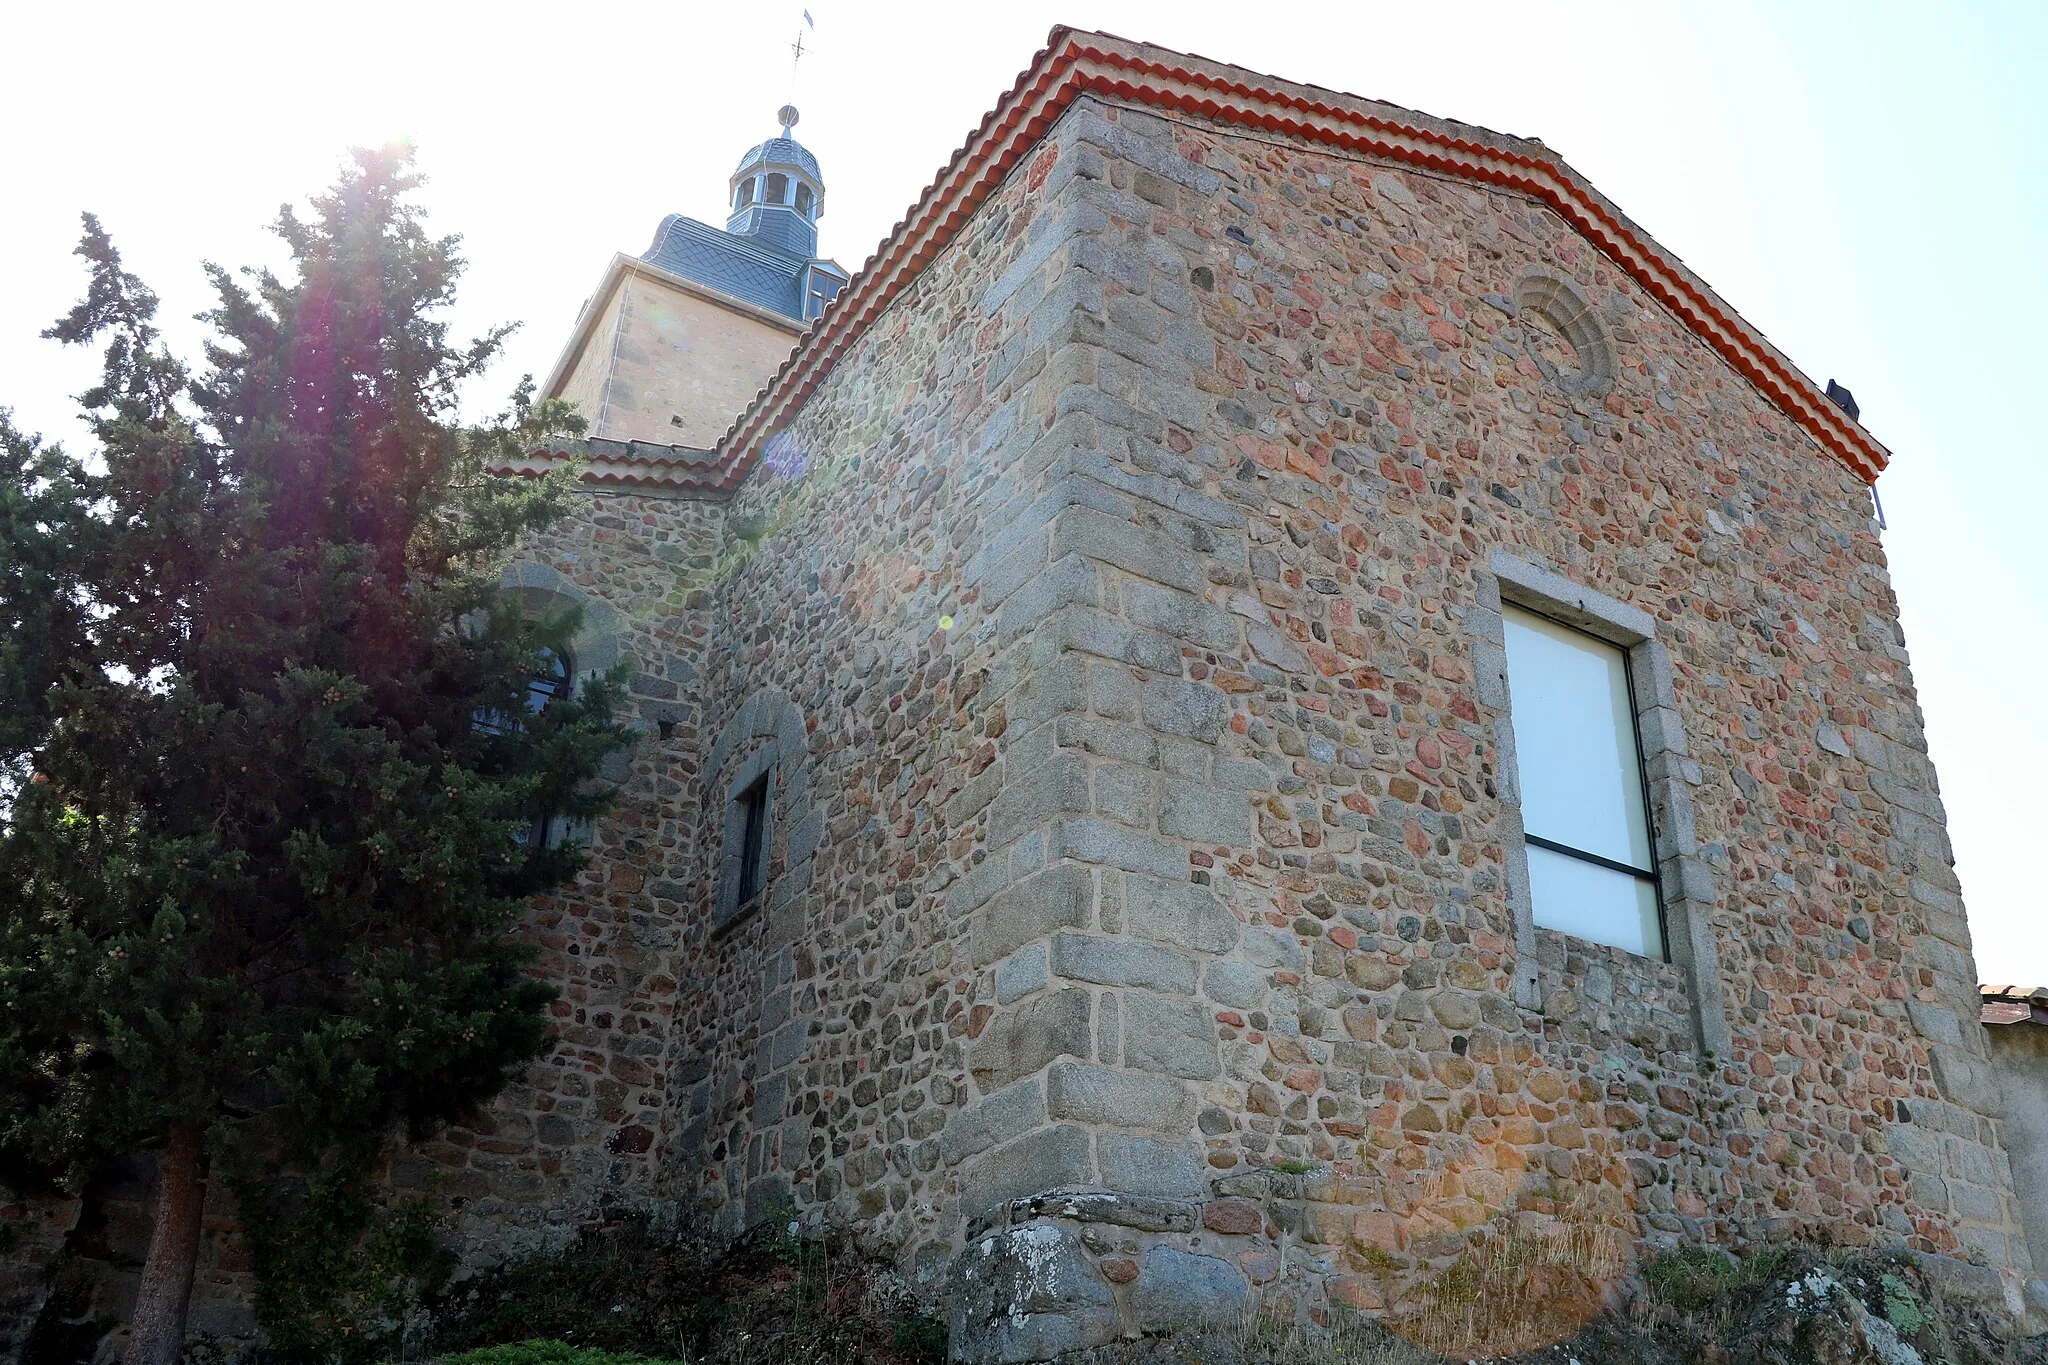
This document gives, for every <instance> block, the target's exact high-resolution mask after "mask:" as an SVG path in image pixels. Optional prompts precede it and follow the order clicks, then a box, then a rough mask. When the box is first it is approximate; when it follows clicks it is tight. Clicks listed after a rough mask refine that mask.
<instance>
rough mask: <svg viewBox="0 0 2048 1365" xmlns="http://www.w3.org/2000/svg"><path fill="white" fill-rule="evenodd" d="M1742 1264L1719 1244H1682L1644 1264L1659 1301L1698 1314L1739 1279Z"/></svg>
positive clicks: (1647, 1276)
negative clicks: (1685, 1245) (1684, 1245)
mask: <svg viewBox="0 0 2048 1365" xmlns="http://www.w3.org/2000/svg"><path fill="white" fill-rule="evenodd" d="M1740 1271H1741V1267H1740V1266H1739V1265H1738V1264H1737V1262H1736V1260H1735V1258H1734V1257H1733V1256H1730V1255H1729V1254H1728V1253H1727V1252H1725V1251H1723V1250H1721V1248H1719V1247H1712V1246H1687V1247H1678V1248H1675V1249H1673V1250H1670V1251H1666V1252H1663V1253H1661V1254H1660V1255H1658V1256H1656V1257H1654V1258H1653V1259H1652V1260H1651V1261H1650V1262H1649V1263H1648V1264H1646V1265H1645V1266H1644V1267H1643V1281H1644V1283H1645V1284H1647V1285H1648V1286H1649V1290H1650V1293H1651V1295H1652V1296H1653V1297H1655V1298H1656V1300H1657V1301H1658V1302H1659V1303H1668V1304H1670V1305H1671V1306H1672V1307H1673V1308H1675V1309H1677V1310H1678V1311H1679V1312H1681V1313H1697V1312H1699V1311H1700V1310H1701V1309H1703V1308H1705V1307H1706V1306H1707V1305H1708V1304H1711V1303H1712V1302H1713V1301H1714V1300H1715V1299H1717V1298H1719V1297H1720V1296H1721V1295H1722V1294H1723V1293H1724V1292H1725V1291H1726V1290H1727V1289H1728V1287H1729V1286H1730V1285H1731V1284H1733V1283H1734V1282H1735V1278H1736V1276H1737V1275H1738V1274H1739V1273H1740Z"/></svg>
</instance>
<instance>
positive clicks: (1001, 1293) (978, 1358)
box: [949, 1223, 1117, 1365]
mask: <svg viewBox="0 0 2048 1365" xmlns="http://www.w3.org/2000/svg"><path fill="white" fill-rule="evenodd" d="M949 1288H950V1298H951V1299H952V1317H951V1322H950V1326H951V1332H950V1342H949V1347H950V1352H951V1357H952V1359H953V1360H954V1361H957V1362H960V1365H1010V1362H1017V1361H1028V1360H1050V1359H1052V1358H1053V1357H1054V1356H1058V1355H1063V1354H1065V1353H1066V1352H1069V1351H1079V1350H1085V1349H1087V1348H1089V1347H1091V1346H1102V1345H1106V1344H1108V1343H1109V1342H1111V1341H1113V1340H1115V1339H1116V1336H1117V1313H1116V1300H1115V1298H1114V1296H1112V1294H1111V1293H1110V1288H1109V1285H1108V1284H1106V1283H1105V1282H1104V1281H1103V1279H1102V1277H1101V1276H1100V1275H1099V1274H1097V1273H1096V1270H1095V1267H1094V1266H1093V1265H1092V1264H1090V1262H1089V1260H1088V1258H1087V1256H1086V1255H1084V1254H1083V1253H1082V1251H1081V1242H1080V1238H1079V1237H1078V1236H1077V1235H1076V1234H1075V1233H1074V1232H1073V1230H1072V1229H1070V1228H1064V1227H1061V1226H1060V1225H1058V1224H1057V1223H1030V1224H1027V1225H1025V1226H1024V1227H1014V1228H1003V1229H1001V1230H999V1231H996V1232H992V1233H990V1234H988V1235H987V1236H985V1237H980V1238H977V1239H975V1240H974V1241H972V1242H970V1243H969V1244H968V1245H967V1247H966V1248H965V1249H964V1250H962V1251H961V1253H960V1254H959V1255H958V1256H957V1257H955V1258H954V1261H953V1268H952V1274H951V1276H950V1277H949Z"/></svg>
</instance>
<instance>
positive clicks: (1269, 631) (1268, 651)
mask: <svg viewBox="0 0 2048 1365" xmlns="http://www.w3.org/2000/svg"><path fill="white" fill-rule="evenodd" d="M1245 635H1246V638H1247V639H1249V640H1250V641H1251V646H1252V653H1253V654H1255V655H1257V656H1258V657H1259V659H1260V661H1261V662H1263V663H1267V664H1271V665H1272V666H1273V667H1274V668H1277V669H1279V670H1280V671H1281V672H1283V673H1306V672H1308V655H1306V654H1304V653H1302V650H1301V646H1300V645H1297V644H1296V643H1294V641H1292V640H1290V639H1288V638H1287V637H1286V636H1285V635H1283V634H1281V633H1280V632H1279V631H1278V630H1275V629H1274V628H1273V627H1272V626H1269V625H1267V624H1266V623H1265V622H1264V621H1253V622H1252V623H1251V624H1250V625H1249V626H1247V627H1246V628H1245Z"/></svg>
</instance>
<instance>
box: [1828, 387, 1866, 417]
mask: <svg viewBox="0 0 2048 1365" xmlns="http://www.w3.org/2000/svg"><path fill="white" fill-rule="evenodd" d="M1828 397H1830V398H1832V399H1834V400H1835V406H1836V407H1838V408H1840V409H1841V410H1842V411H1843V412H1846V413H1848V414H1849V420H1850V421H1852V422H1858V421H1861V420H1862V419H1863V412H1862V409H1860V408H1858V407H1857V406H1856V395H1855V394H1853V393H1851V392H1849V391H1848V390H1847V389H1845V388H1843V387H1842V386H1841V385H1840V384H1837V383H1836V382H1835V381H1834V380H1832V379H1830V380H1829V381H1828Z"/></svg>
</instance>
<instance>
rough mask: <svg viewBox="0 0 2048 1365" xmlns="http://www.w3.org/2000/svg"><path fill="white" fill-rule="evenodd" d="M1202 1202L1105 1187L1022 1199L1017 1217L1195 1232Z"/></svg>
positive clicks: (1013, 1211) (1014, 1213)
mask: <svg viewBox="0 0 2048 1365" xmlns="http://www.w3.org/2000/svg"><path fill="white" fill-rule="evenodd" d="M1201 1215H1202V1206H1201V1204H1200V1203H1199V1202H1197V1201H1196V1200H1193V1199H1160V1198H1155V1197H1153V1196H1151V1195H1143V1194H1111V1193H1108V1192H1107V1191H1104V1190H1080V1191H1075V1192H1071V1193H1060V1194H1046V1195H1040V1196H1039V1197H1037V1198H1036V1199H1022V1200H1019V1201H1018V1202H1017V1203H1016V1205H1014V1206H1013V1207H1012V1208H1011V1210H1010V1217H1011V1218H1013V1219H1024V1218H1069V1219H1072V1220H1073V1221H1075V1222H1077V1223H1114V1224H1116V1225H1117V1226H1118V1227H1123V1228H1137V1229H1138V1230H1139V1231H1141V1232H1193V1231H1194V1230H1195V1225H1196V1224H1197V1223H1199V1222H1200V1221H1201Z"/></svg>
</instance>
